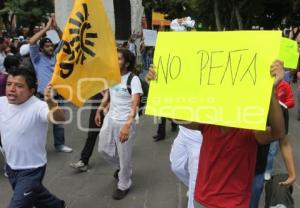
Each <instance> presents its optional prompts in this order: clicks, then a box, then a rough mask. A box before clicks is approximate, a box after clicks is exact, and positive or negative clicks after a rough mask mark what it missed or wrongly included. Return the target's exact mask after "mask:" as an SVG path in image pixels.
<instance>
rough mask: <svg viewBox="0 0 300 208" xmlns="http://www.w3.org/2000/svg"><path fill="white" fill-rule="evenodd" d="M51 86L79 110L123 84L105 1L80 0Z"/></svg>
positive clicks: (70, 23) (75, 3) (69, 25)
mask: <svg viewBox="0 0 300 208" xmlns="http://www.w3.org/2000/svg"><path fill="white" fill-rule="evenodd" d="M56 59H57V62H56V65H55V70H54V74H53V77H52V81H51V83H52V84H53V85H54V87H55V89H56V90H57V92H58V93H59V94H60V95H62V96H63V97H64V98H65V99H66V100H69V101H71V102H72V103H73V104H75V105H76V106H82V105H83V103H84V102H85V101H86V100H87V99H88V98H90V97H92V96H93V95H95V94H97V93H99V92H101V91H102V90H104V89H107V88H109V87H110V86H112V85H114V84H117V83H119V82H120V69H119V65H118V58H117V49H116V42H115V39H114V35H113V32H112V30H111V27H110V24H109V21H108V18H107V16H106V13H105V10H104V7H103V3H102V0H94V1H91V0H76V1H74V7H73V9H72V11H71V14H70V17H69V20H68V22H67V24H66V26H65V30H64V33H63V38H62V45H61V49H60V52H59V53H58V54H57V57H56Z"/></svg>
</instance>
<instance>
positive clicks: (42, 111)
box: [0, 96, 49, 170]
mask: <svg viewBox="0 0 300 208" xmlns="http://www.w3.org/2000/svg"><path fill="white" fill-rule="evenodd" d="M0 106H1V107H0V133H1V140H2V145H3V149H4V152H5V156H6V161H7V164H8V165H9V166H10V167H11V168H12V169H14V170H19V169H21V170H22V169H30V168H38V167H42V166H44V165H45V164H46V163H47V158H46V138H47V128H48V118H47V117H48V112H49V109H48V106H47V104H46V103H45V102H43V101H41V100H39V99H38V98H36V97H35V96H32V97H31V98H29V99H28V100H27V101H26V102H25V103H23V104H21V105H13V104H9V103H8V100H7V98H6V96H4V97H0Z"/></svg>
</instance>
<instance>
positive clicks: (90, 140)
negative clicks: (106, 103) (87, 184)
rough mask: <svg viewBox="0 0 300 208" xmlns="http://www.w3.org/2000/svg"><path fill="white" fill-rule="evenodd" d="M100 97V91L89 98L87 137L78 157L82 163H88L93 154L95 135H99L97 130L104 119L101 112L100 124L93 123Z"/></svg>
mask: <svg viewBox="0 0 300 208" xmlns="http://www.w3.org/2000/svg"><path fill="white" fill-rule="evenodd" d="M101 99H102V95H101V94H100V93H99V94H97V95H95V96H94V97H92V98H91V100H92V101H93V103H92V105H91V106H92V109H91V113H90V118H89V131H88V137H87V139H86V141H85V145H84V147H83V150H82V152H81V158H80V160H81V161H82V162H83V163H84V164H88V163H89V160H90V158H91V156H92V154H93V150H94V147H95V144H96V140H97V137H98V135H99V132H100V129H101V127H102V123H103V120H104V115H103V113H102V116H101V119H102V120H101V126H100V127H98V126H97V125H96V123H95V116H96V112H97V107H99V105H100V103H101Z"/></svg>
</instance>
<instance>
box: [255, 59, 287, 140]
mask: <svg viewBox="0 0 300 208" xmlns="http://www.w3.org/2000/svg"><path fill="white" fill-rule="evenodd" d="M270 72H271V75H272V76H273V77H275V80H274V84H273V91H272V97H271V103H270V109H269V115H268V121H269V124H270V128H268V129H267V130H266V131H256V132H255V138H256V140H257V141H258V142H259V143H261V144H268V143H270V142H272V141H273V140H276V139H279V140H280V139H283V138H284V137H285V127H284V118H283V113H282V110H281V107H280V105H279V102H278V100H277V98H276V95H275V90H276V87H277V85H278V83H279V82H280V81H281V80H282V79H283V77H284V70H283V63H282V62H281V61H274V62H273V64H272V65H271V70H270Z"/></svg>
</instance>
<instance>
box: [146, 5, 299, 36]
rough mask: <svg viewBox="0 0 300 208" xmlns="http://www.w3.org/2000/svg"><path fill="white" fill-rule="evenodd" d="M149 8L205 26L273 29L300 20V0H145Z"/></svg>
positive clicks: (215, 28) (232, 28)
mask: <svg viewBox="0 0 300 208" xmlns="http://www.w3.org/2000/svg"><path fill="white" fill-rule="evenodd" d="M143 2H144V5H145V7H146V9H147V10H149V9H153V10H159V11H163V12H166V13H167V14H168V15H169V18H171V19H172V18H178V17H179V18H180V17H184V16H191V17H193V18H194V19H195V20H196V21H197V22H200V23H201V24H202V26H203V29H205V30H207V29H212V30H223V29H226V30H236V29H250V28H251V27H252V26H260V27H264V28H266V29H272V28H275V27H278V26H280V25H281V24H282V23H283V22H286V23H287V24H295V23H296V22H298V23H299V18H300V15H299V14H298V12H299V9H300V0H285V1H282V0H226V1H223V0H168V1H159V0H143Z"/></svg>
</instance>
